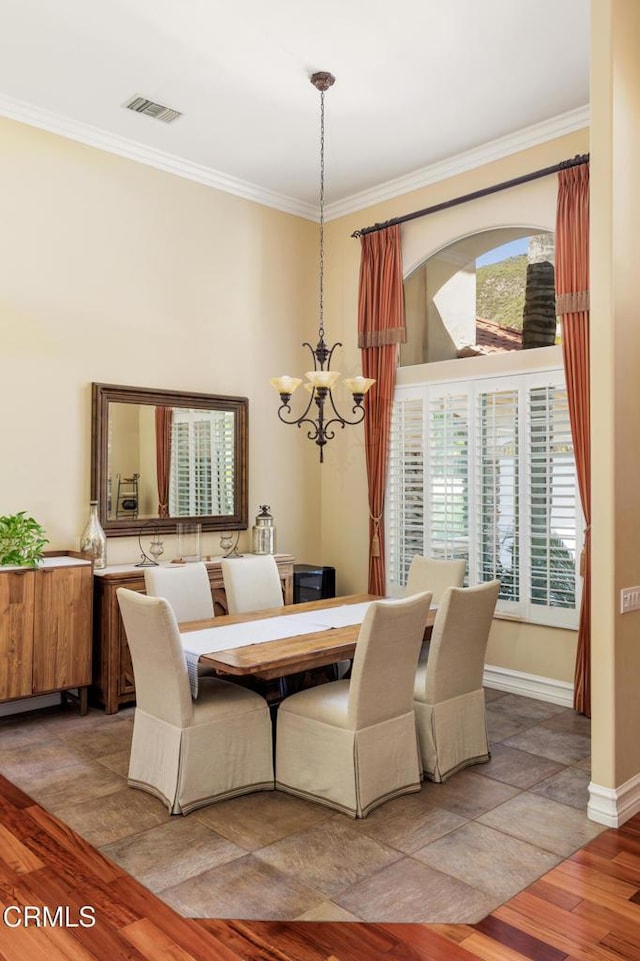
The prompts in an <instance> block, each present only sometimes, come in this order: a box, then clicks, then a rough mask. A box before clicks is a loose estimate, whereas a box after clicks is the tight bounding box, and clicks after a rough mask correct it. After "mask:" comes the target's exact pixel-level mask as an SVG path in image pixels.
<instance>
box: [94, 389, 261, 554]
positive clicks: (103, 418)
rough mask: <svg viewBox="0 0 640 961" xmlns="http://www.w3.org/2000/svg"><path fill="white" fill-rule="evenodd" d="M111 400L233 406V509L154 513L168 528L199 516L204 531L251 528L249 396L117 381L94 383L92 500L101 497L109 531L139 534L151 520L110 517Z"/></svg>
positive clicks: (158, 525) (102, 518)
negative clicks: (191, 513) (209, 512)
mask: <svg viewBox="0 0 640 961" xmlns="http://www.w3.org/2000/svg"><path fill="white" fill-rule="evenodd" d="M110 403H116V404H149V405H151V406H154V407H185V408H203V409H205V410H222V411H232V412H233V413H234V414H235V448H234V458H235V474H234V476H235V483H234V507H235V511H234V513H233V514H222V515H198V516H195V517H183V516H180V517H159V518H155V517H154V518H153V523H154V526H155V527H156V528H157V529H158V530H161V531H166V532H169V531H172V532H174V531H175V530H176V524H177V523H178V522H183V521H184V522H188V521H192V522H198V523H200V525H201V529H202V530H203V531H225V530H232V531H238V530H246V529H247V527H248V526H249V525H248V486H249V485H248V476H249V475H248V458H247V448H248V440H247V439H248V419H249V401H248V399H247V398H246V397H226V396H224V395H220V394H196V393H190V392H188V391H173V390H154V389H152V388H147V387H123V386H120V385H117V384H96V383H94V384H92V385H91V407H92V417H91V500H97V501H98V514H99V517H100V523H101V524H102V526H103V528H104V532H105V534H106V535H107V537H123V536H127V535H130V534H138V533H139V532H140V528H141V527H142V525H143V524H144V523H145V520H146V519H145V518H135V519H134V518H132V517H124V518H119V519H113V518H111V519H109V517H108V511H107V503H108V469H109V460H108V445H109V404H110Z"/></svg>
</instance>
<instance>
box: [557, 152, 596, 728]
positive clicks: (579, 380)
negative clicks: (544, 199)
mask: <svg viewBox="0 0 640 961" xmlns="http://www.w3.org/2000/svg"><path fill="white" fill-rule="evenodd" d="M556 310H557V313H558V314H559V315H560V316H561V318H562V352H563V358H564V367H565V375H566V382H567V394H568V398H569V416H570V419H571V435H572V439H573V449H574V454H575V461H576V472H577V476H578V488H579V491H580V500H581V503H582V512H583V514H584V517H585V524H586V528H585V535H584V547H583V551H582V557H581V564H580V573H581V574H582V577H583V586H582V603H581V607H580V622H579V628H578V650H577V653H576V665H575V675H574V694H573V706H574V708H575V710H576V711H579V712H580V713H582V714H586V715H587V717H590V716H591V441H590V392H589V164H588V163H585V164H581V165H580V166H576V167H570V168H569V169H567V170H561V171H560V172H559V174H558V206H557V217H556Z"/></svg>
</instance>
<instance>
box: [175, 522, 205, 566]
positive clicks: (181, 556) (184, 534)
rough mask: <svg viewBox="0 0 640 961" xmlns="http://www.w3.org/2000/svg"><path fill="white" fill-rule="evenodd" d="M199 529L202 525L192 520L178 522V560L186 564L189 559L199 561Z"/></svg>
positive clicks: (200, 555) (200, 557)
mask: <svg viewBox="0 0 640 961" xmlns="http://www.w3.org/2000/svg"><path fill="white" fill-rule="evenodd" d="M201 530H202V525H201V524H200V523H197V522H194V521H189V522H184V523H182V522H179V523H178V525H177V532H178V560H179V561H184V562H185V563H187V564H188V563H189V562H191V561H199V560H201V559H202V554H201V553H200V532H201Z"/></svg>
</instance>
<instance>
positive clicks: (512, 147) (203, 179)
mask: <svg viewBox="0 0 640 961" xmlns="http://www.w3.org/2000/svg"><path fill="white" fill-rule="evenodd" d="M0 115H2V116H5V117H9V118H10V119H11V120H18V121H19V122H21V123H26V124H29V125H30V126H32V127H38V128H40V129H41V130H46V131H48V132H49V133H54V134H58V135H59V136H61V137H67V138H68V139H70V140H75V141H77V142H78V143H82V144H85V145H87V146H89V147H96V148H97V149H98V150H105V151H107V152H108V153H112V154H116V155H117V156H119V157H126V158H127V159H128V160H135V161H137V162H138V163H143V164H147V166H150V167H155V168H156V169H157V170H164V171H165V172H166V173H171V174H175V175H176V176H177V177H184V178H185V179H187V180H193V181H195V182H196V183H201V184H204V185H205V186H207V187H213V188H215V189H216V190H222V191H224V192H225V193H229V194H234V195H235V196H236V197H242V198H243V199H244V200H251V201H253V202H254V203H259V204H264V205H265V206H266V207H272V208H274V209H275V210H280V211H282V212H283V213H287V214H294V215H295V216H298V217H304V218H305V219H307V220H313V221H316V222H318V220H319V212H318V208H317V206H316V205H315V204H309V203H306V202H304V201H302V200H296V199H295V198H293V197H288V196H286V195H285V194H279V193H276V192H275V191H270V190H266V189H265V188H264V187H259V186H257V185H256V184H252V183H249V182H248V181H244V180H240V179H238V178H236V177H231V176H230V175H229V174H224V173H221V172H220V171H217V170H212V169H211V168H210V167H205V166H204V165H202V164H197V163H192V162H190V161H188V160H184V159H183V158H181V157H176V156H175V155H173V154H170V153H165V152H164V151H162V150H157V149H156V148H154V147H147V146H145V145H144V144H140V143H137V142H136V141H135V140H128V139H127V138H125V137H119V136H117V135H116V134H110V133H107V132H106V131H104V130H100V129H99V128H98V127H92V126H91V125H90V124H84V123H79V122H78V121H75V120H71V119H70V118H68V117H64V116H62V115H60V114H56V113H53V112H52V111H49V110H44V109H43V108H41V107H36V106H34V105H33V104H29V103H25V102H24V101H22V100H16V99H14V98H13V97H7V96H4V95H0ZM588 126H589V107H588V106H585V107H579V108H578V109H576V110H571V111H569V112H568V113H564V114H560V115H559V116H557V117H552V118H551V119H550V120H545V121H543V122H542V123H538V124H534V125H533V126H531V127H525V128H524V129H523V130H518V131H516V133H513V134H509V135H508V136H506V137H500V138H499V139H497V140H491V141H489V142H488V143H486V144H482V146H480V147H474V148H473V149H472V150H467V151H465V152H464V153H460V154H456V155H455V156H454V157H448V158H447V159H446V160H442V161H439V162H438V163H435V164H430V165H429V166H427V167H422V168H421V169H420V170H414V171H413V172H412V173H410V174H406V175H405V176H403V177H397V178H396V179H394V180H389V181H387V182H386V183H383V184H380V185H378V186H377V187H373V188H371V189H370V190H363V191H360V192H359V193H356V194H352V195H351V196H349V197H345V198H344V199H343V200H339V201H337V202H336V203H333V204H327V206H326V207H325V219H326V220H336V219H337V218H338V217H344V216H345V215H346V214H351V213H355V212H357V211H359V210H363V209H365V208H367V207H371V206H373V205H374V204H377V203H381V202H382V201H385V200H392V199H393V198H394V197H399V196H401V195H402V194H406V193H409V192H410V191H412V190H419V189H420V188H421V187H426V186H428V185H429V184H432V183H436V182H437V181H439V180H446V179H447V178H448V177H453V176H455V175H456V174H460V173H464V172H465V171H467V170H472V169H473V168H475V167H481V166H482V165H483V164H487V163H491V162H492V161H494V160H499V159H501V158H502V157H507V156H509V155H510V154H513V153H517V152H518V151H519V150H527V149H528V148H530V147H534V146H536V145H537V144H541V143H545V142H547V141H548V140H554V139H555V138H557V137H562V136H563V135H565V134H568V133H573V132H574V131H576V130H582V129H583V128H584V127H588Z"/></svg>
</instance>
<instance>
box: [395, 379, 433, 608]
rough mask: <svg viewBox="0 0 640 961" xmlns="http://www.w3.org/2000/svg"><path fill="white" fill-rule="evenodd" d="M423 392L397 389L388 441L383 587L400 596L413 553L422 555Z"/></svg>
mask: <svg viewBox="0 0 640 961" xmlns="http://www.w3.org/2000/svg"><path fill="white" fill-rule="evenodd" d="M423 433H424V401H423V391H422V390H421V389H419V390H417V391H416V390H414V391H412V390H406V389H405V390H403V389H402V388H398V390H397V391H396V399H395V402H394V405H393V416H392V418H391V433H390V438H389V462H388V469H387V492H386V498H385V524H386V527H385V545H386V550H387V585H388V589H389V593H390V594H394V593H396V594H397V593H400V588H402V587H404V585H405V584H406V583H407V573H408V571H409V565H410V564H411V558H412V557H413V555H414V554H423V553H424V439H423Z"/></svg>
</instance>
